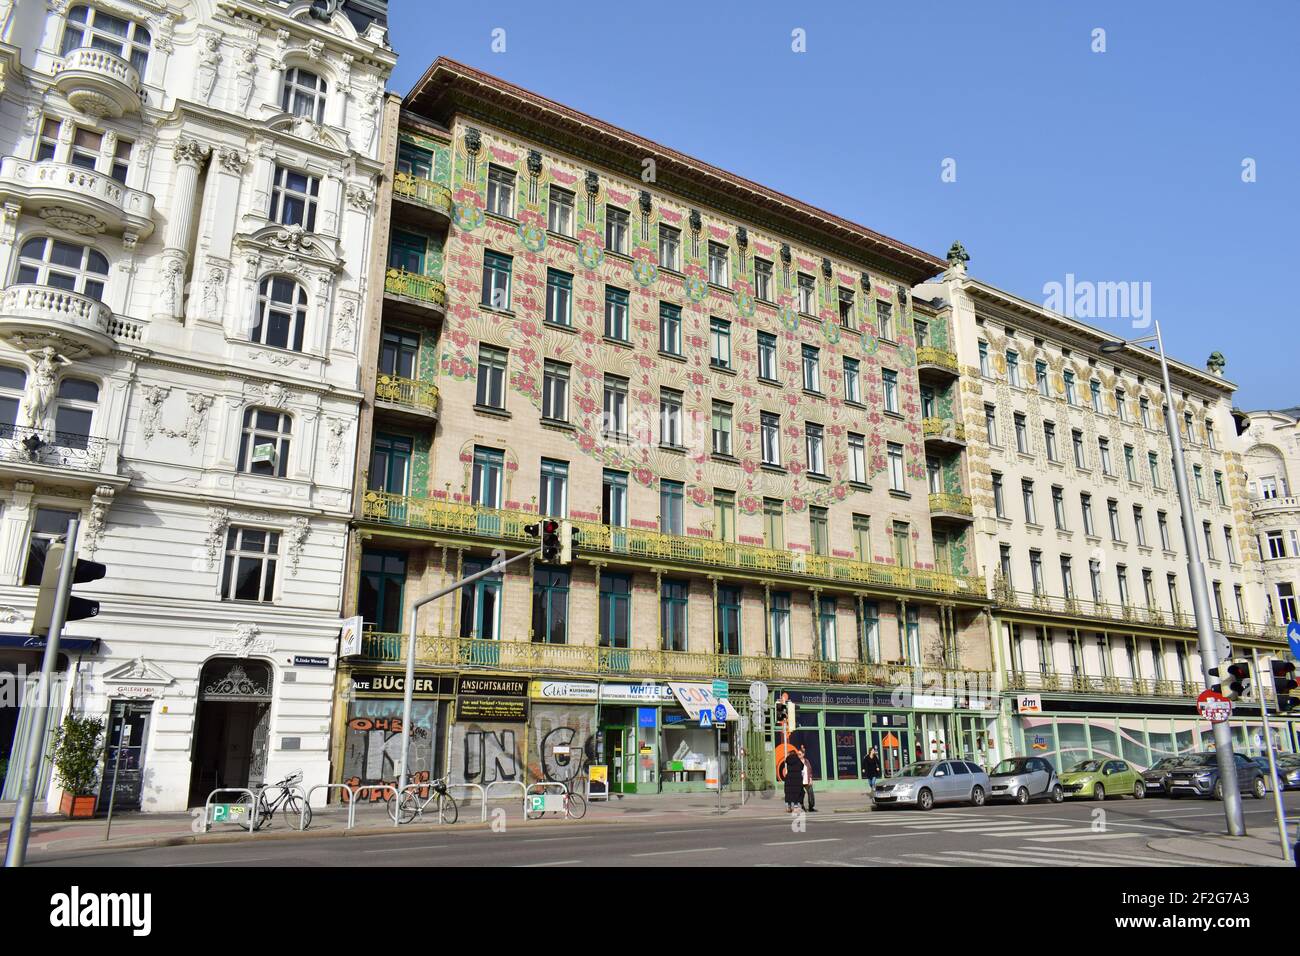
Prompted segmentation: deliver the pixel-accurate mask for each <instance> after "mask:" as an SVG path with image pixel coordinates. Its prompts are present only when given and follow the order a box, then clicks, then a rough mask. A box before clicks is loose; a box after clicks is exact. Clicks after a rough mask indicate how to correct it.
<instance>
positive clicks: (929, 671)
mask: <svg viewBox="0 0 1300 956" xmlns="http://www.w3.org/2000/svg"><path fill="white" fill-rule="evenodd" d="M406 643H407V636H406V635H404V634H388V633H380V632H375V631H367V632H366V633H365V634H364V635H362V639H361V657H362V659H364V660H367V661H375V662H383V663H394V664H396V663H402V662H404V661H405V660H406ZM415 656H416V660H417V662H419V663H420V664H421V665H426V666H434V667H439V666H441V667H489V668H492V669H495V670H503V671H520V672H523V673H529V674H538V673H551V674H565V675H589V676H627V677H638V678H659V679H683V680H700V679H710V678H714V677H718V678H724V679H731V680H745V681H750V680H764V681H791V682H800V683H815V684H861V685H872V686H877V687H890V686H894V685H897V684H904V683H911V684H920V685H921V686H928V687H933V688H939V689H942V690H943V691H944V692H952V689H954V688H956V689H962V688H966V689H968V690H969V692H970V693H972V694H988V693H991V689H992V683H991V676H992V675H991V674H989V673H988V672H986V671H974V670H959V669H941V668H931V667H922V668H912V667H908V666H905V665H891V664H872V663H867V662H865V661H819V660H811V659H808V658H784V657H747V656H742V655H739V654H734V655H733V654H708V653H699V652H692V651H661V650H654V649H647V648H636V647H600V646H596V645H591V644H543V643H541V642H529V641H485V640H475V639H473V638H468V637H444V636H441V635H436V634H420V635H417V636H416V639H415ZM936 692H939V691H936Z"/></svg>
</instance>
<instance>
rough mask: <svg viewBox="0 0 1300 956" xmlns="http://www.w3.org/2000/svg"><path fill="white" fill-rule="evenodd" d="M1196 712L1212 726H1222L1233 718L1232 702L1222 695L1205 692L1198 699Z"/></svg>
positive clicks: (1209, 691) (1214, 692) (1210, 691)
mask: <svg viewBox="0 0 1300 956" xmlns="http://www.w3.org/2000/svg"><path fill="white" fill-rule="evenodd" d="M1196 710H1197V712H1198V713H1200V715H1201V717H1202V718H1203V719H1205V720H1208V721H1209V722H1210V723H1212V724H1221V723H1223V722H1224V721H1225V720H1227V719H1228V718H1229V717H1231V716H1232V701H1231V700H1229V699H1228V698H1227V697H1224V696H1223V695H1222V694H1220V693H1218V692H1216V691H1212V690H1205V691H1201V694H1200V696H1199V697H1197V698H1196Z"/></svg>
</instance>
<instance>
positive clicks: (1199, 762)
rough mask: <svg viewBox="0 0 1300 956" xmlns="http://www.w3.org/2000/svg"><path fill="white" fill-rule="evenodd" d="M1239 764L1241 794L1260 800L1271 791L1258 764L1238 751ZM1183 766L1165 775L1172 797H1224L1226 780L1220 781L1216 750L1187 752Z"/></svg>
mask: <svg viewBox="0 0 1300 956" xmlns="http://www.w3.org/2000/svg"><path fill="white" fill-rule="evenodd" d="M1232 756H1233V759H1234V760H1235V762H1236V764H1237V785H1238V787H1239V789H1240V790H1241V792H1242V793H1249V794H1251V795H1252V796H1254V797H1255V799H1257V800H1263V799H1264V797H1265V796H1266V795H1267V794H1268V784H1267V781H1265V779H1264V774H1263V773H1261V772H1260V769H1259V767H1257V766H1255V764H1253V763H1251V762H1250V761H1249V760H1248V759H1246V758H1245V757H1243V756H1242V755H1241V754H1239V753H1234V754H1233V755H1232ZM1182 760H1183V762H1182V764H1181V765H1180V766H1177V767H1175V768H1174V769H1173V770H1170V771H1169V775H1168V776H1167V777H1165V790H1166V791H1168V793H1169V796H1170V797H1171V798H1173V797H1181V796H1182V795H1183V794H1191V795H1192V796H1194V797H1213V798H1214V799H1216V800H1222V799H1223V783H1222V782H1221V781H1220V780H1219V758H1218V757H1217V756H1216V755H1215V754H1214V752H1213V751H1207V752H1205V753H1196V754H1187V755H1186V756H1184V757H1183V758H1182Z"/></svg>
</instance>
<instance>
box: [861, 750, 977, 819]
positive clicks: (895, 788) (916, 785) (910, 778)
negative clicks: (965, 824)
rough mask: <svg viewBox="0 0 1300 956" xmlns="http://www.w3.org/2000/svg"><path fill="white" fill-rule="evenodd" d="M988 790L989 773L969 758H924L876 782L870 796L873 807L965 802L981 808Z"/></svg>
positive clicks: (926, 808)
mask: <svg viewBox="0 0 1300 956" xmlns="http://www.w3.org/2000/svg"><path fill="white" fill-rule="evenodd" d="M988 793H989V776H988V774H986V773H985V772H984V771H983V769H981V768H980V766H979V765H978V764H974V763H971V762H970V761H969V760H925V761H922V762H920V763H914V764H912V765H911V766H908V767H904V768H903V772H902V773H901V774H900V775H899V776H897V777H890V778H889V779H888V780H882V781H881V782H880V783H878V784H876V789H875V791H874V792H873V793H872V795H871V800H872V803H873V804H874V805H875V806H877V807H892V806H898V805H900V804H902V805H906V806H914V807H919V808H920V809H922V810H929V809H930V808H931V807H933V806H934V805H935V804H936V803H969V804H971V805H972V806H976V807H982V806H983V805H984V799H985V798H986V797H987V796H988Z"/></svg>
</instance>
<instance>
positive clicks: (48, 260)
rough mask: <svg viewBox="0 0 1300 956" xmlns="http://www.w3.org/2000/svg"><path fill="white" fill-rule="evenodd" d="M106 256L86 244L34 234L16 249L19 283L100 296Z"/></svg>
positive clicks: (106, 270)
mask: <svg viewBox="0 0 1300 956" xmlns="http://www.w3.org/2000/svg"><path fill="white" fill-rule="evenodd" d="M107 281H108V259H106V258H105V257H104V255H103V253H101V252H99V251H97V250H95V249H92V248H91V247H90V246H82V245H78V244H77V243H74V242H64V241H63V240H62V239H49V238H46V237H44V236H36V237H34V238H31V239H28V240H26V241H25V242H24V243H23V244H22V246H21V247H20V248H19V250H18V271H17V273H16V274H15V276H14V282H15V283H17V284H19V285H43V286H49V287H50V288H52V289H63V290H64V291H65V292H76V293H79V294H81V295H84V296H86V297H88V298H91V299H96V300H98V299H102V298H103V297H104V285H105V283H107Z"/></svg>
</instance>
